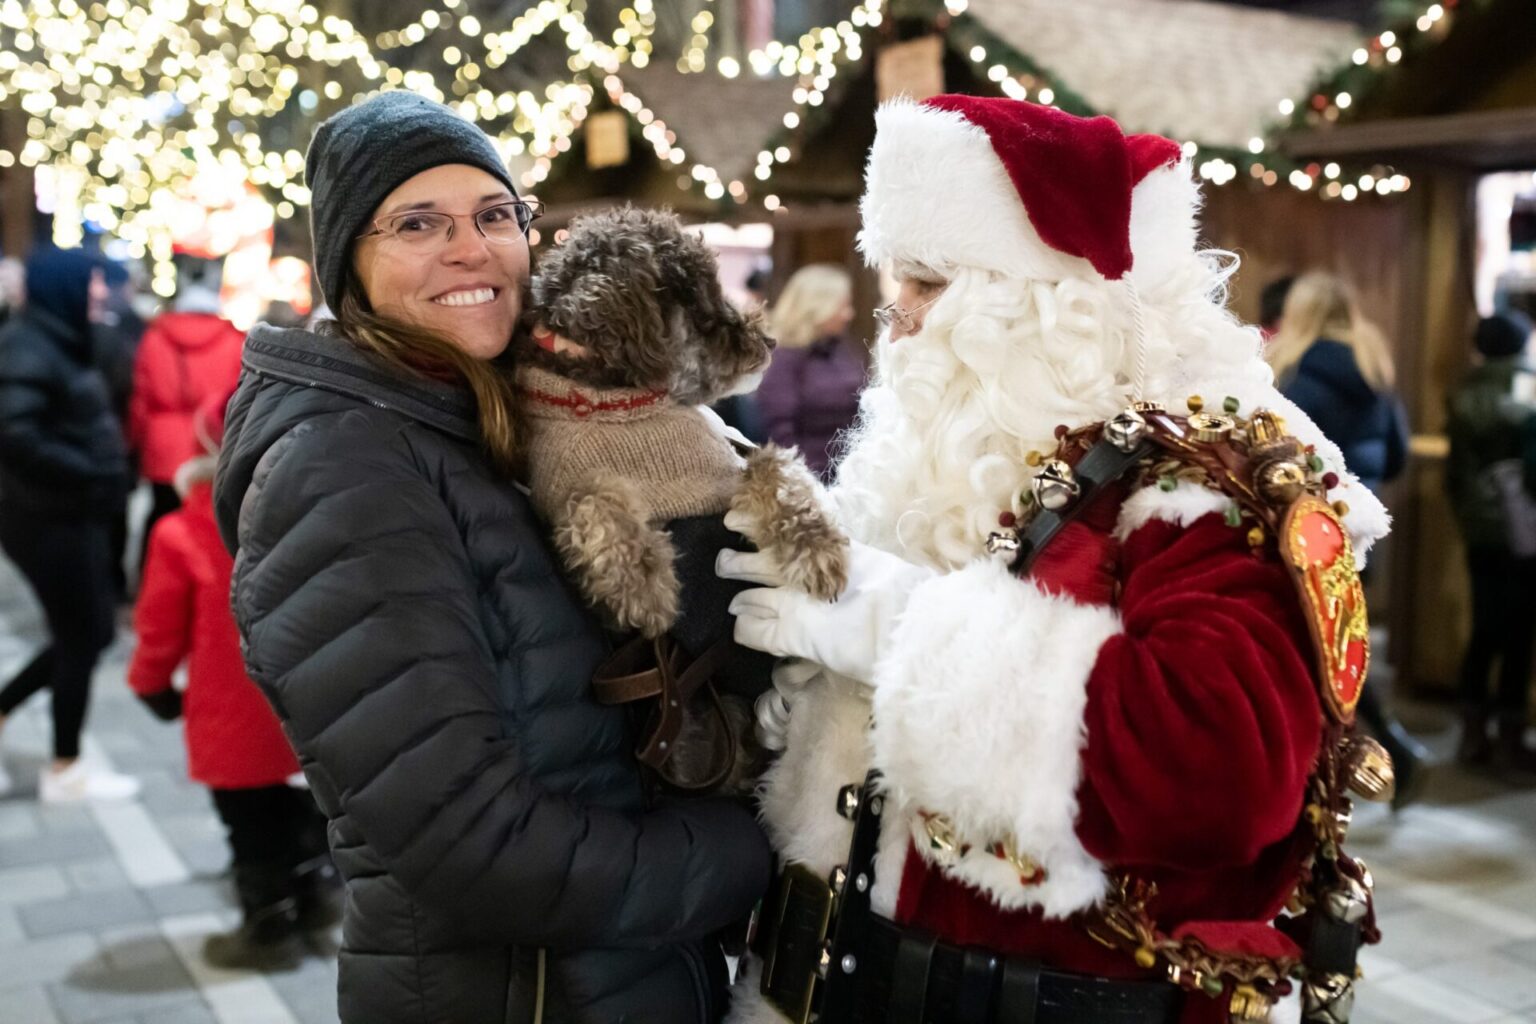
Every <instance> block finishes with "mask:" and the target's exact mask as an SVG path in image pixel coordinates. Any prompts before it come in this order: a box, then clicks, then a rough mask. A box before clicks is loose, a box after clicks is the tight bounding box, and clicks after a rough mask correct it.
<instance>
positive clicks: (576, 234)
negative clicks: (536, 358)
mask: <svg viewBox="0 0 1536 1024" xmlns="http://www.w3.org/2000/svg"><path fill="white" fill-rule="evenodd" d="M639 213H640V211H635V210H631V209H629V208H624V209H621V210H609V211H605V212H603V213H599V214H594V215H592V216H589V217H582V218H578V219H577V220H574V221H572V222H571V225H570V229H569V230H570V235H569V237H568V238H567V239H566V241H565V242H564V243H563V244H562V245H560V246H559V247H558V248H556V249H555V250H554V251H553V252H551V253H549V254H547V255H546V256H545V257H544V259H543V260H542V261H541V263H540V266H539V274H538V277H537V278H536V280H535V285H534V289H533V299H534V305H535V307H536V308H537V311H538V315H539V316H540V317H541V318H542V319H543V321H544V322H545V323H546V324H547V325H548V326H549V327H550V328H551V329H552V330H554V331H555V332H557V333H559V334H562V335H564V336H566V337H567V338H570V339H571V340H572V341H575V342H577V343H578V344H581V345H585V346H587V347H588V348H590V349H592V351H593V354H594V357H595V361H596V362H597V363H599V364H600V365H601V374H602V377H603V378H604V380H605V382H607V383H616V384H626V385H629V386H634V387H656V388H662V387H667V386H668V385H669V383H670V377H671V371H672V357H671V354H670V353H669V352H668V351H667V347H666V346H665V345H664V344H663V343H661V342H660V340H659V339H661V338H662V337H664V336H665V335H667V334H668V333H669V328H670V326H671V325H670V324H669V323H668V317H667V314H666V311H665V310H664V309H663V302H662V299H663V293H664V289H665V282H664V280H663V271H662V254H661V252H660V251H659V249H658V247H657V245H656V243H655V237H654V234H655V232H654V228H653V226H652V225H651V224H650V223H648V222H647V220H646V219H645V218H644V217H641V216H637V215H638V214H639Z"/></svg>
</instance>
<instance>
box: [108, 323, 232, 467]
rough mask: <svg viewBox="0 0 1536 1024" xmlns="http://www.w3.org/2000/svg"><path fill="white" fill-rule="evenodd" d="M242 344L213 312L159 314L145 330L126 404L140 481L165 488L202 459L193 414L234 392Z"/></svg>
mask: <svg viewBox="0 0 1536 1024" xmlns="http://www.w3.org/2000/svg"><path fill="white" fill-rule="evenodd" d="M243 343H244V335H242V334H241V333H240V331H239V330H238V329H237V328H236V327H235V326H234V325H233V324H231V323H230V322H229V321H228V320H224V319H222V318H220V317H218V316H215V315H214V314H212V313H163V314H161V315H160V316H159V317H156V318H155V320H154V322H152V323H151V324H150V325H149V328H148V329H147V330H146V331H145V332H144V338H143V340H142V341H141V342H140V343H139V352H138V356H137V357H136V359H135V362H134V367H133V396H132V397H131V398H130V399H129V403H128V443H129V444H130V445H131V446H132V447H133V448H134V449H135V450H136V451H137V452H138V453H139V465H140V470H139V471H140V472H141V473H142V474H143V476H144V479H146V480H149V481H151V482H152V483H160V484H168V483H170V482H171V481H172V480H173V479H174V478H175V476H176V470H177V469H178V468H179V467H180V466H181V464H182V463H184V462H186V461H187V460H188V459H190V458H192V457H193V456H195V455H201V454H202V452H203V449H202V447H201V446H200V445H199V444H198V440H197V435H196V433H195V432H194V430H193V429H192V414H193V413H194V412H196V411H197V408H198V406H200V405H202V404H203V403H204V402H206V401H207V400H208V399H210V398H213V397H216V396H218V395H227V394H229V393H230V392H231V391H233V390H234V387H235V382H236V381H237V380H238V379H239V377H240V350H241V347H242V345H243Z"/></svg>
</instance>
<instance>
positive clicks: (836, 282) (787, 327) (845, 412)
mask: <svg viewBox="0 0 1536 1024" xmlns="http://www.w3.org/2000/svg"><path fill="white" fill-rule="evenodd" d="M770 321H771V329H772V332H773V335H774V338H775V339H776V340H777V341H778V349H777V350H776V351H775V352H774V356H773V365H771V366H770V367H769V368H768V372H767V374H766V375H764V377H763V383H762V386H761V387H760V388H758V392H757V400H758V408H759V409H761V410H762V414H763V424H764V426H765V428H766V429H767V432H768V439H769V440H771V441H774V442H776V443H778V444H781V445H794V446H795V447H797V448H799V449H800V451H801V453H802V454H804V456H805V461H806V463H807V465H809V466H810V467H811V469H812V470H814V471H815V472H817V473H819V474H820V475H821V476H822V478H823V479H826V480H830V479H831V477H832V475H833V471H834V467H835V463H836V459H835V458H834V457H833V456H832V453H831V451H830V448H831V444H832V441H833V439H834V438H835V437H836V436H837V435H838V433H839V432H841V431H842V430H845V429H847V428H848V427H849V426H851V425H852V424H853V420H854V417H855V416H857V415H858V410H859V391H860V390H861V389H862V388H863V387H864V378H865V358H864V351H863V349H862V348H861V347H860V346H858V345H856V344H854V343H853V341H851V340H850V339H849V337H848V325H849V324H851V323H852V322H853V281H852V279H851V278H850V277H849V276H848V272H847V271H846V270H844V269H843V268H842V267H838V266H834V265H833V264H830V263H813V264H811V265H810V266H806V267H801V268H800V269H799V270H797V271H795V273H794V276H793V277H791V278H790V279H789V284H788V285H786V286H785V288H784V294H782V295H781V296H779V301H778V303H777V304H776V305H775V306H774V307H773V311H772V313H771V314H770Z"/></svg>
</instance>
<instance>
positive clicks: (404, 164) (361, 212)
mask: <svg viewBox="0 0 1536 1024" xmlns="http://www.w3.org/2000/svg"><path fill="white" fill-rule="evenodd" d="M444 164H468V165H469V166H471V167H478V168H480V169H481V170H482V171H485V172H486V173H487V174H489V175H491V176H492V177H494V178H496V179H497V180H498V181H500V182H501V183H502V184H504V185H506V186H507V188H508V189H510V190H511V192H512V194H513V195H516V194H517V189H516V188H515V187H514V186H513V184H512V177H511V175H509V174H508V173H507V165H506V164H505V163H504V162H503V161H502V159H501V154H499V153H497V152H496V147H495V146H494V145H493V144H492V143H491V139H490V136H488V135H486V134H485V132H483V131H481V130H480V129H479V128H478V127H477V126H475V125H473V124H471V123H470V122H468V121H466V120H464V119H463V118H462V117H459V116H458V115H457V114H455V113H454V112H453V111H451V110H449V109H448V108H447V107H445V106H443V105H442V104H441V103H434V102H432V101H431V100H429V99H427V98H426V97H424V96H417V95H416V94H415V93H411V92H403V91H400V90H393V91H390V92H383V93H380V94H379V95H377V96H374V97H373V98H372V99H370V100H368V101H366V102H364V103H359V104H358V105H357V106H355V107H349V108H347V109H346V110H343V111H341V112H340V113H338V114H334V115H332V116H331V117H330V118H328V119H327V120H326V121H325V123H324V124H322V125H321V126H320V127H319V128H318V129H316V130H315V138H314V141H313V142H311V143H310V144H309V155H308V156H307V157H306V158H305V161H304V179H305V184H306V185H307V186H308V188H309V191H310V200H309V225H310V238H311V239H312V241H313V244H314V249H315V277H316V279H317V280H318V281H319V282H320V291H321V293H322V294H323V295H324V296H325V301H326V303H327V304H328V305H329V306H330V307H331V308H332V309H335V308H336V306H337V303H338V302H339V301H340V300H341V283H342V281H343V279H344V278H345V276H346V268H347V261H348V260H349V259H351V256H352V242H353V240H354V239H355V238H356V237H357V236H358V235H359V234H361V233H362V232H363V231H364V230H365V228H366V227H367V225H368V221H369V220H370V218H372V216H373V211H374V210H375V209H377V208H378V205H379V204H380V203H381V202H383V201H384V197H385V196H387V195H389V194H390V193H391V192H393V191H394V190H395V189H397V188H399V187H400V186H401V185H402V184H404V183H405V182H406V180H407V179H409V178H411V177H413V176H414V175H417V174H420V173H421V172H422V171H425V170H430V169H431V168H433V167H441V166H442V165H444Z"/></svg>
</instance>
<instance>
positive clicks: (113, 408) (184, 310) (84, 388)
mask: <svg viewBox="0 0 1536 1024" xmlns="http://www.w3.org/2000/svg"><path fill="white" fill-rule="evenodd" d="M220 276H221V268H220V265H219V264H218V263H217V262H216V261H210V260H206V259H200V258H196V257H185V258H180V259H179V260H178V288H177V293H176V297H175V300H174V301H173V302H172V303H171V305H170V307H169V308H168V309H166V310H165V311H163V312H160V313H158V314H157V315H153V316H150V317H148V318H147V319H146V317H145V316H144V315H143V313H142V312H141V309H140V304H139V303H138V302H136V301H135V299H136V289H135V283H134V281H133V279H132V276H131V275H130V273H129V272H128V271H127V270H126V269H125V268H123V267H122V266H121V265H118V264H115V263H112V262H110V261H106V260H102V259H100V258H98V257H96V256H93V255H91V254H88V253H86V252H84V251H82V250H61V249H56V248H49V247H44V248H40V249H38V250H37V251H35V252H34V253H33V254H32V256H31V257H30V258H29V259H28V261H27V263H26V265H25V267H24V268H19V267H17V266H16V265H15V264H9V265H7V267H6V269H5V270H4V272H3V276H0V282H3V284H4V288H5V291H4V305H3V308H0V317H3V324H0V548H3V549H4V552H5V555H6V557H8V558H9V559H10V560H11V561H12V562H13V563H15V565H16V566H17V568H18V569H19V570H20V572H21V575H22V576H23V577H24V578H25V579H26V580H27V582H28V583H29V584H30V586H31V588H32V591H33V593H34V595H35V596H36V599H37V601H38V603H39V604H40V605H41V606H42V610H43V615H44V617H45V619H46V622H47V626H48V632H49V641H48V643H47V644H46V645H45V646H43V647H42V648H41V649H40V650H38V651H37V652H36V653H35V654H34V655H33V656H32V658H31V659H30V661H28V662H27V664H26V665H25V666H24V667H22V668H21V670H20V671H19V672H17V673H16V674H15V675H13V676H12V677H11V678H10V679H9V680H6V681H5V682H4V684H3V689H0V726H3V724H4V720H5V717H6V716H8V715H10V714H11V713H13V712H14V711H15V710H16V709H17V708H18V707H19V706H20V705H21V704H22V703H23V702H25V701H26V700H28V699H29V698H30V697H32V696H33V695H34V694H36V693H39V692H41V691H43V690H47V691H48V692H49V694H50V697H51V702H50V703H51V711H52V720H53V723H52V724H53V758H52V760H51V761H50V762H49V763H47V764H46V765H45V766H44V767H43V768H42V770H41V774H40V777H39V779H38V786H37V796H38V799H39V800H40V801H42V802H43V803H45V804H68V803H77V802H81V801H98V800H99V801H112V800H125V799H131V798H133V797H134V796H136V795H137V794H138V792H139V789H140V783H139V781H138V780H137V779H135V778H133V777H131V776H128V775H124V774H120V773H118V772H116V771H113V770H112V769H110V768H109V767H107V766H106V765H104V764H102V763H98V761H96V760H95V759H93V758H92V757H90V756H89V754H88V753H87V752H85V751H83V750H82V744H81V734H82V732H83V730H84V726H85V718H86V712H87V709H88V707H89V704H90V692H91V682H92V675H93V672H94V670H95V668H96V663H97V661H98V659H99V658H100V656H101V654H102V652H103V651H104V650H105V649H106V647H107V646H108V645H109V644H110V643H111V642H112V640H113V638H114V634H115V632H116V625H117V618H118V609H119V608H120V607H122V606H123V605H125V604H128V603H132V605H133V627H134V632H135V634H136V635H137V641H138V642H137V645H136V647H135V650H134V653H133V658H132V661H131V663H130V666H129V669H128V682H129V684H130V685H131V686H132V688H133V690H134V692H135V694H136V695H137V696H138V697H139V698H140V699H141V700H142V701H143V703H144V705H145V706H146V708H147V710H148V711H149V712H150V713H152V714H154V715H155V716H157V717H159V718H161V719H163V720H165V721H167V722H176V721H181V722H183V723H184V735H185V742H186V748H187V763H188V767H189V771H190V774H191V776H192V778H193V779H195V780H196V781H197V782H199V783H201V784H203V785H204V786H206V787H207V788H208V790H209V792H210V795H211V798H212V801H213V804H214V807H215V808H216V810H217V811H218V814H219V817H220V818H221V819H222V821H223V822H224V825H225V828H226V830H227V833H228V840H229V847H230V853H231V863H232V867H233V873H234V880H235V886H236V890H237V892H238V894H239V897H240V903H241V907H242V910H243V912H244V918H243V921H242V923H241V925H240V926H239V927H238V928H236V929H235V930H233V931H231V932H229V933H227V934H218V935H212V936H210V937H209V938H208V940H207V942H206V944H205V947H204V955H205V957H206V959H207V960H208V961H209V962H210V963H212V964H214V965H216V966H221V967H231V968H233V967H245V968H273V967H277V966H280V965H282V964H284V963H293V962H296V961H297V959H298V958H299V957H300V956H301V955H302V945H301V943H300V942H299V936H300V934H301V933H302V932H303V931H304V930H306V929H309V928H315V927H320V926H329V925H330V924H333V923H334V922H335V921H336V920H338V919H339V906H338V903H337V900H338V883H337V879H336V872H335V868H334V866H333V865H332V863H331V860H330V856H329V853H328V851H327V849H326V840H325V831H324V819H323V817H322V816H321V815H320V814H319V811H318V810H317V809H316V807H315V805H314V801H313V800H312V799H311V797H310V796H309V793H308V791H307V790H306V789H305V788H303V786H302V784H301V777H300V776H298V771H299V765H298V761H297V759H296V758H295V756H294V753H293V751H292V749H291V748H290V747H289V744H288V741H287V739H286V738H285V737H284V735H283V733H282V730H281V728H280V727H279V725H278V722H277V719H276V717H275V716H274V715H273V713H272V710H271V708H270V707H269V706H268V705H267V703H266V700H265V698H263V697H262V695H261V693H260V692H259V691H258V690H257V688H256V687H255V685H254V684H253V683H251V682H250V680H249V679H248V678H247V676H246V673H245V668H244V664H243V661H242V657H241V653H240V641H239V637H238V635H237V632H236V627H235V622H234V618H233V616H232V614H231V612H230V608H229V587H230V574H231V572H232V569H233V562H232V560H231V558H230V556H229V554H228V552H227V551H226V550H225V548H224V544H223V542H222V540H221V539H220V538H219V534H218V530H217V528H216V527H215V525H214V519H213V510H212V498H211V493H210V482H211V480H212V478H213V469H214V464H215V459H216V457H217V454H218V450H219V445H220V442H221V439H222V435H223V420H224V408H225V405H226V403H227V401H228V398H229V396H230V394H231V393H232V392H233V390H234V388H235V383H236V381H237V379H238V377H239V373H240V351H241V346H242V343H243V340H244V336H243V334H242V332H241V331H239V330H237V329H236V328H235V327H234V326H233V325H232V324H230V323H229V322H228V321H227V320H225V319H223V318H222V317H221V316H220V315H219V288H220ZM140 486H141V487H142V488H143V489H144V490H145V491H147V493H148V498H149V500H148V502H147V511H146V514H145V515H144V516H143V517H142V519H141V521H140V522H138V523H136V524H133V528H132V529H130V523H129V518H130V517H129V507H130V503H129V496H130V494H131V493H132V492H133V490H134V489H135V488H136V487H140ZM141 504H145V503H141ZM130 534H136V535H137V536H138V537H139V538H140V541H139V543H138V544H137V546H136V550H134V551H132V552H130V551H129V550H128V548H129V544H128V538H129V536H130ZM130 567H132V568H133V570H134V571H133V572H132V573H130V571H129V569H130ZM12 788H13V780H12V779H11V778H10V777H9V776H8V775H7V774H6V773H5V770H4V768H3V767H0V795H4V794H7V793H9V792H10V791H11V790H12Z"/></svg>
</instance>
